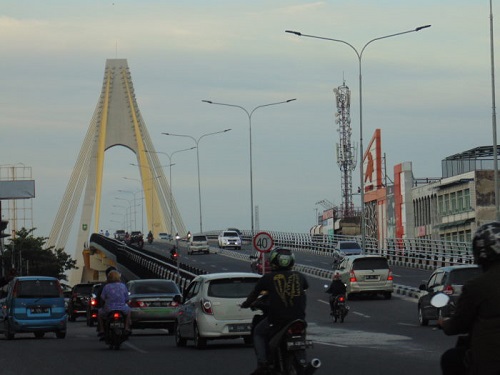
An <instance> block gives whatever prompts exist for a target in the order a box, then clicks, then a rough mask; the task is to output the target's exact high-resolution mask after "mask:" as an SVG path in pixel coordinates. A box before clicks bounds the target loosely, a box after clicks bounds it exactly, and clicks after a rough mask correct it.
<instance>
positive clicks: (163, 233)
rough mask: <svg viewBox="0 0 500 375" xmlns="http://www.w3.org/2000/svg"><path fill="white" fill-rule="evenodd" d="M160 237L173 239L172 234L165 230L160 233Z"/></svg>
mask: <svg viewBox="0 0 500 375" xmlns="http://www.w3.org/2000/svg"><path fill="white" fill-rule="evenodd" d="M158 237H159V238H160V239H161V240H168V241H170V240H172V235H171V234H168V233H165V232H160V233H158Z"/></svg>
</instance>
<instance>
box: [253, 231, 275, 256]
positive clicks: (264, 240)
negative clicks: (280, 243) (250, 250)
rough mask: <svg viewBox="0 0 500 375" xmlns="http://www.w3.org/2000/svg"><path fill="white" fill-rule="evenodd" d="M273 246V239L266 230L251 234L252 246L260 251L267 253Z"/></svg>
mask: <svg viewBox="0 0 500 375" xmlns="http://www.w3.org/2000/svg"><path fill="white" fill-rule="evenodd" d="M273 246H274V240H273V238H272V237H271V235H270V234H269V233H267V232H259V233H257V234H256V235H255V236H253V247H254V248H255V250H257V251H259V252H261V253H268V252H270V251H271V249H272V248H273Z"/></svg>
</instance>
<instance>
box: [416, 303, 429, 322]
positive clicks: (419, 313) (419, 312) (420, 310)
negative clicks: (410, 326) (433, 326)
mask: <svg viewBox="0 0 500 375" xmlns="http://www.w3.org/2000/svg"><path fill="white" fill-rule="evenodd" d="M418 322H419V323H420V325H421V326H427V325H429V319H425V318H424V313H423V311H422V308H421V307H420V306H419V307H418Z"/></svg>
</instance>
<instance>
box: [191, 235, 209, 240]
mask: <svg viewBox="0 0 500 375" xmlns="http://www.w3.org/2000/svg"><path fill="white" fill-rule="evenodd" d="M206 240H207V237H205V236H194V237H193V241H206Z"/></svg>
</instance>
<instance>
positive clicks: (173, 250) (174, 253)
mask: <svg viewBox="0 0 500 375" xmlns="http://www.w3.org/2000/svg"><path fill="white" fill-rule="evenodd" d="M177 255H178V254H177V246H175V245H174V246H172V248H171V249H170V257H171V258H172V259H175V258H176V257H177Z"/></svg>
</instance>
